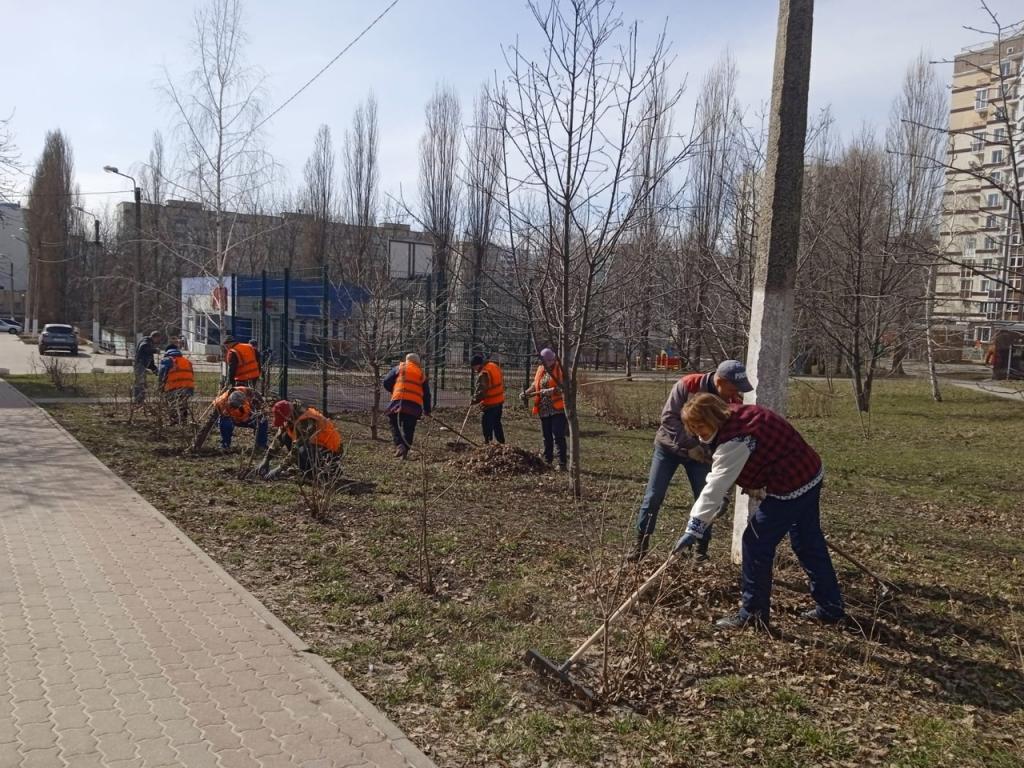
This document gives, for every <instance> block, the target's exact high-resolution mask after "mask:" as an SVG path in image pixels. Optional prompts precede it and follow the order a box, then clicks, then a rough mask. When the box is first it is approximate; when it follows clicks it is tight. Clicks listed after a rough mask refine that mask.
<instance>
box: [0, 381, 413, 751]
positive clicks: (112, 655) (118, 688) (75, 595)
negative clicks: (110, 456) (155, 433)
mask: <svg viewBox="0 0 1024 768" xmlns="http://www.w3.org/2000/svg"><path fill="white" fill-rule="evenodd" d="M0 419H2V422H3V438H2V440H0V768H9V767H12V768H13V766H24V767H25V768H28V767H29V766H44V767H45V768H55V767H56V766H71V767H72V768H87V767H89V766H110V768H136V767H141V766H154V767H155V766H175V768H182V767H183V768H205V767H206V766H216V767H217V768H232V767H233V766H301V767H302V768H326V767H327V766H338V767H340V766H352V767H353V768H355V767H356V766H358V767H359V768H371V767H372V766H387V767H388V768H390V767H391V766H403V767H407V766H415V767H416V768H420V767H423V768H427V767H429V766H432V765H433V764H432V763H431V762H430V761H429V760H428V759H427V758H425V757H424V756H423V755H422V754H421V753H420V752H419V751H417V750H416V748H415V747H414V746H413V745H412V744H411V743H410V742H409V741H408V740H407V739H405V738H404V737H403V735H402V733H401V732H400V731H399V730H398V729H397V728H396V727H395V726H394V725H393V724H391V723H390V722H388V721H387V720H386V719H385V718H384V717H383V716H382V715H381V714H380V713H379V712H378V711H377V710H376V709H374V708H373V707H372V706H371V705H369V703H368V702H366V700H365V699H363V698H362V696H360V695H359V694H358V693H357V692H356V691H354V690H353V689H352V688H351V686H349V685H348V684H347V683H346V682H345V681H344V680H343V679H342V678H341V677H339V676H338V675H337V674H336V673H335V672H334V671H333V670H332V669H331V668H330V666H329V665H327V664H326V662H324V661H323V660H322V659H320V658H319V657H317V656H315V655H313V654H310V653H308V652H305V651H304V649H303V646H302V643H301V641H300V640H299V639H298V638H297V637H295V636H294V635H293V634H292V633H291V632H289V631H288V629H287V628H285V627H284V626H283V625H282V624H281V623H280V622H279V621H277V620H276V619H275V618H274V617H273V616H271V615H270V613H269V612H267V611H266V609H265V608H263V607H262V606H261V605H260V604H259V603H258V602H257V601H256V600H255V598H253V597H252V596H251V595H249V594H248V593H247V592H246V591H245V590H243V589H242V588H241V587H240V586H239V585H238V584H237V583H235V582H234V581H233V580H232V579H231V578H230V577H229V576H227V574H225V573H224V572H223V571H222V570H221V569H220V568H219V567H218V566H217V565H215V564H214V563H213V562H212V561H211V560H210V559H209V558H207V557H206V555H204V554H203V553H201V552H200V551H199V550H198V548H197V547H195V545H193V544H192V543H191V542H190V541H188V539H186V538H185V537H184V535H182V534H181V533H180V532H179V531H178V530H177V529H176V528H174V526H172V525H171V524H170V523H169V522H168V521H167V520H166V519H165V518H164V517H163V516H161V515H160V514H159V513H158V512H157V511H156V510H155V509H153V507H152V506H150V505H149V504H148V503H147V502H146V501H144V500H143V499H142V498H141V497H140V496H138V494H136V493H135V492H134V491H132V490H131V489H130V488H129V487H128V486H127V485H126V484H125V483H123V482H122V481H121V480H120V479H118V478H117V477H115V476H114V475H113V474H112V473H111V472H110V471H109V470H107V469H106V468H105V467H103V465H102V464H100V462H99V461H98V460H97V459H95V458H94V457H93V456H92V455H91V454H89V453H88V452H87V451H86V450H85V449H84V448H83V447H82V446H81V445H80V444H79V443H78V442H77V441H75V440H74V439H73V438H71V437H70V436H69V435H68V434H67V433H66V432H64V431H63V430H62V429H61V428H60V427H58V426H57V425H56V424H55V423H53V422H52V421H51V419H50V418H49V416H48V415H47V414H45V413H44V412H43V411H41V410H40V409H38V408H36V407H35V406H33V405H31V404H30V403H29V402H28V401H27V400H25V399H24V398H23V397H22V396H21V395H20V394H18V393H17V392H16V391H15V390H14V389H13V388H11V387H10V386H9V385H7V384H6V383H4V382H0Z"/></svg>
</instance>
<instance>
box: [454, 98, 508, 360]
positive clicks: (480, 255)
mask: <svg viewBox="0 0 1024 768" xmlns="http://www.w3.org/2000/svg"><path fill="white" fill-rule="evenodd" d="M468 133H469V138H468V151H467V156H466V206H465V207H466V239H467V243H466V245H467V246H468V249H469V253H468V254H467V256H468V259H467V260H466V261H467V264H466V266H467V267H468V271H469V272H470V274H469V275H468V281H467V282H468V283H469V291H468V293H469V297H468V298H469V300H468V302H466V303H468V305H469V311H470V313H471V315H470V331H469V338H470V347H471V348H472V349H473V350H474V351H476V350H477V348H478V346H479V345H480V341H481V339H480V321H481V315H482V313H483V307H482V305H481V298H482V290H483V281H484V273H485V267H486V266H487V256H488V252H489V251H491V250H492V249H493V247H494V246H493V243H492V240H493V237H494V231H495V226H496V224H497V218H498V216H499V213H500V211H499V208H498V202H497V195H498V181H499V174H500V170H501V141H502V136H501V130H500V128H499V127H498V123H497V120H496V118H495V115H494V100H493V99H492V98H491V93H490V88H489V87H488V86H487V84H484V85H483V86H482V87H481V88H480V93H479V95H478V96H477V98H476V100H475V101H474V102H473V124H472V125H471V126H470V127H469V131H468ZM466 271H467V270H460V273H461V274H463V275H465V272H466Z"/></svg>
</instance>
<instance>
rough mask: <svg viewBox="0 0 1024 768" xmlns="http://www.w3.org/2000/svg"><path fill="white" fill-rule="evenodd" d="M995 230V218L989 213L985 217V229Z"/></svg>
mask: <svg viewBox="0 0 1024 768" xmlns="http://www.w3.org/2000/svg"><path fill="white" fill-rule="evenodd" d="M995 228H996V216H995V214H994V213H990V214H989V215H988V216H986V217H985V229H995Z"/></svg>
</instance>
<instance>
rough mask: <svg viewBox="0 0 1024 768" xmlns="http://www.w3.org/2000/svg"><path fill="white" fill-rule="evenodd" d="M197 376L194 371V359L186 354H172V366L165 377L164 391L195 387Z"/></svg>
mask: <svg viewBox="0 0 1024 768" xmlns="http://www.w3.org/2000/svg"><path fill="white" fill-rule="evenodd" d="M195 388H196V377H195V374H194V373H193V372H192V361H191V360H189V359H188V358H187V357H185V356H184V355H172V356H171V368H170V370H168V371H167V378H165V379H164V392H173V391H174V390H176V389H195Z"/></svg>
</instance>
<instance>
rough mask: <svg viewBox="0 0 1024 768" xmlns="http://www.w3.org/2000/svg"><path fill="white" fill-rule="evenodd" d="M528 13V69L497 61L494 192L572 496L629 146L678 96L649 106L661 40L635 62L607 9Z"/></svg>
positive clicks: (632, 201) (553, 4) (618, 241)
mask: <svg viewBox="0 0 1024 768" xmlns="http://www.w3.org/2000/svg"><path fill="white" fill-rule="evenodd" d="M529 7H530V9H531V12H532V14H533V17H534V19H535V21H536V23H537V26H538V28H539V31H540V34H541V39H542V45H543V48H542V50H541V52H540V55H539V56H538V57H537V58H534V57H533V56H532V55H531V54H530V53H529V52H527V51H526V50H524V49H523V48H522V47H520V45H519V44H518V43H517V44H515V45H513V46H512V47H511V48H510V49H509V51H508V53H507V54H506V58H507V60H508V66H509V79H508V87H507V91H506V93H505V94H503V95H502V96H500V115H501V120H502V127H503V131H504V134H505V142H504V144H505V145H507V147H508V152H507V156H506V159H505V161H504V162H503V175H504V177H505V178H504V184H503V187H504V193H505V198H506V208H507V211H508V217H509V225H508V229H509V236H510V238H512V254H513V259H515V260H516V261H517V262H518V264H519V274H520V276H521V278H522V279H521V289H522V291H523V294H524V300H525V302H526V304H527V305H528V307H529V309H530V313H531V317H532V318H533V325H534V338H535V339H536V340H537V342H538V343H540V344H543V343H545V342H550V343H553V344H555V346H556V347H557V351H558V354H559V355H560V357H561V363H562V367H563V370H564V374H565V380H564V382H563V396H564V400H565V411H566V417H567V419H568V423H569V443H570V462H571V463H570V471H571V482H572V488H573V491H574V493H575V494H576V495H577V497H578V496H579V495H580V494H581V492H582V484H581V480H580V472H581V466H582V465H581V462H580V428H579V410H578V407H577V375H578V371H579V367H580V363H581V352H582V351H583V350H584V349H586V347H587V346H588V345H589V344H590V342H591V337H592V334H593V331H594V321H595V317H594V311H595V307H596V306H598V305H599V304H600V302H601V298H602V296H603V295H604V294H605V293H607V292H608V290H609V277H610V275H612V274H614V273H615V270H613V269H612V266H613V264H614V263H615V261H616V259H617V258H619V257H620V255H621V253H622V250H623V249H622V245H623V243H624V242H625V238H626V237H627V236H628V235H629V234H630V233H631V232H632V231H633V230H634V228H635V227H636V225H637V220H638V218H639V215H640V213H641V211H642V210H643V204H644V202H645V198H646V196H647V194H649V193H648V192H641V194H640V195H639V196H637V195H636V194H635V191H636V188H635V187H634V185H633V184H632V183H631V180H632V175H633V163H632V158H633V157H634V155H635V147H636V146H637V145H638V144H640V143H641V142H642V141H643V136H644V131H645V130H646V129H647V127H648V126H649V124H650V123H651V122H652V121H658V120H663V119H665V116H666V115H667V113H669V112H671V110H672V108H673V106H674V105H675V103H676V101H677V100H678V93H679V92H678V91H677V90H674V91H672V92H670V94H669V95H668V97H667V98H666V99H664V100H657V99H652V98H650V93H651V91H652V90H653V89H655V88H657V87H658V82H659V80H658V77H659V73H660V72H661V71H662V68H663V66H664V65H665V62H666V58H667V48H666V43H665V40H664V37H663V36H662V37H659V38H658V39H656V40H655V41H654V44H653V47H652V49H651V52H650V53H649V54H646V55H644V54H641V52H640V50H639V41H638V38H637V24H636V23H633V24H631V25H629V26H626V27H624V26H623V24H622V21H621V17H620V16H619V15H618V13H617V12H616V10H615V5H614V3H612V2H606V1H605V0H551V1H550V2H545V3H542V2H541V1H540V0H536V1H535V2H531V3H530V5H529ZM653 105H657V106H653ZM684 153H685V150H680V149H679V148H677V147H673V149H672V150H671V151H670V152H669V153H668V156H667V158H666V161H665V162H664V163H663V165H662V167H661V169H660V170H659V172H658V175H659V176H661V177H664V176H665V175H667V174H668V173H669V172H671V170H672V169H673V168H674V167H675V166H676V165H677V164H678V162H679V161H680V160H681V159H682V157H683V156H684ZM655 181H656V180H655ZM650 188H651V187H650V186H648V187H646V189H648V190H649V189H650ZM641 189H644V188H641ZM524 231H525V233H528V234H525V233H524ZM517 237H518V240H517V239H516V238H517ZM620 274H621V273H620ZM631 277H632V278H633V279H635V275H634V276H631Z"/></svg>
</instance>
